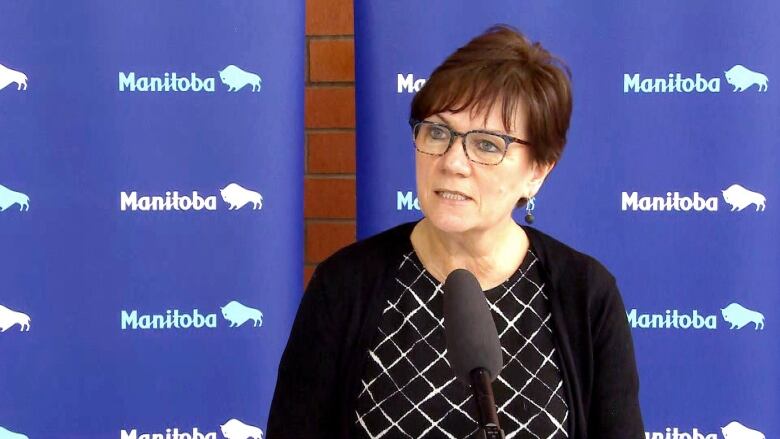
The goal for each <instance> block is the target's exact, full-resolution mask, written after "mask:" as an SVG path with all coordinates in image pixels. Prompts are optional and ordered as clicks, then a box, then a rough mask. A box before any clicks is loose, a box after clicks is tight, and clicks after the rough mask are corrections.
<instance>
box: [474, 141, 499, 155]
mask: <svg viewBox="0 0 780 439" xmlns="http://www.w3.org/2000/svg"><path fill="white" fill-rule="evenodd" d="M477 148H479V150H480V151H482V152H495V153H500V152H501V148H499V147H498V146H497V145H496V144H495V143H493V142H490V141H488V140H484V139H483V140H480V141H479V142H477Z"/></svg>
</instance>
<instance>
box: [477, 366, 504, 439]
mask: <svg viewBox="0 0 780 439" xmlns="http://www.w3.org/2000/svg"><path fill="white" fill-rule="evenodd" d="M469 375H470V377H471V390H472V391H473V392H474V401H475V402H476V403H477V414H478V415H479V430H478V431H477V435H476V436H475V437H476V438H477V439H504V431H503V430H501V427H499V425H498V413H497V412H496V401H495V398H493V384H492V383H491V382H490V373H488V371H487V370H485V369H483V368H481V367H480V368H477V369H474V370H472V371H471V373H470V374H469Z"/></svg>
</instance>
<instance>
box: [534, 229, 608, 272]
mask: <svg viewBox="0 0 780 439" xmlns="http://www.w3.org/2000/svg"><path fill="white" fill-rule="evenodd" d="M523 230H525V232H526V234H527V235H528V239H529V240H530V241H531V246H532V248H533V251H534V252H536V256H537V257H538V258H539V259H540V261H541V262H542V265H543V266H544V267H545V269H546V270H547V271H548V272H549V274H550V275H552V276H554V277H555V278H556V279H561V280H565V279H568V278H574V279H578V280H588V281H590V282H596V283H602V282H613V283H614V281H615V278H614V276H612V274H611V273H610V272H609V270H607V268H606V267H604V265H603V264H602V263H601V262H599V261H598V260H596V259H595V258H594V257H592V256H590V255H587V254H585V253H582V252H580V251H578V250H575V249H574V248H572V247H570V246H568V245H566V244H564V243H562V242H561V241H558V240H557V239H555V238H553V237H551V236H550V235H547V234H546V233H543V232H541V231H539V230H537V229H535V228H533V227H523Z"/></svg>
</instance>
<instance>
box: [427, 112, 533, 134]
mask: <svg viewBox="0 0 780 439" xmlns="http://www.w3.org/2000/svg"><path fill="white" fill-rule="evenodd" d="M429 117H435V118H438V119H439V120H441V121H442V122H444V124H445V125H447V126H448V127H450V129H452V123H450V121H449V120H447V118H446V117H444V116H442V115H439V114H433V115H431V116H429ZM475 129H476V130H477V131H488V132H491V133H496V134H502V135H507V136H509V137H514V138H515V139H519V137H517V136H516V135H514V134H512V133H508V132H506V131H504V130H494V129H490V128H488V127H483V128H475ZM467 131H474V130H467Z"/></svg>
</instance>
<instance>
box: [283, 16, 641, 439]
mask: <svg viewBox="0 0 780 439" xmlns="http://www.w3.org/2000/svg"><path fill="white" fill-rule="evenodd" d="M571 107H572V104H571V91H570V84H569V78H568V71H567V70H566V69H565V68H562V67H561V66H560V63H558V62H557V61H556V59H555V58H554V57H552V56H551V55H550V54H549V53H548V52H547V51H546V50H545V49H544V48H542V47H541V46H540V45H539V44H538V43H536V44H530V43H529V42H528V41H527V40H526V39H525V37H523V36H522V35H521V34H519V33H518V32H517V31H515V30H513V29H511V28H508V27H494V28H491V29H489V30H488V31H487V32H486V33H485V34H483V35H480V36H478V37H477V38H475V39H474V40H472V41H471V42H469V43H468V44H467V45H466V46H464V47H462V48H460V49H458V50H457V51H456V52H455V53H453V54H452V55H451V56H450V57H449V58H447V60H445V61H444V63H443V64H442V65H441V66H439V67H438V68H437V69H436V70H435V71H434V72H433V73H432V74H431V76H430V78H429V79H428V82H427V83H426V84H425V86H424V87H423V88H422V89H421V90H420V92H419V93H418V94H417V95H416V96H415V98H414V100H413V101H412V110H411V118H410V124H411V128H412V132H413V138H414V144H415V148H416V150H417V154H416V178H417V193H418V198H419V201H420V208H421V210H422V212H423V214H424V219H423V220H421V221H419V222H417V223H412V224H405V225H401V226H398V227H396V228H394V229H391V230H389V231H386V232H383V233H381V234H379V235H376V236H374V237H372V238H369V239H367V240H364V241H361V242H358V243H355V244H353V245H350V246H348V247H347V248H345V249H342V250H340V251H339V252H337V253H336V254H335V255H333V256H332V257H330V258H328V259H327V260H326V261H324V262H323V263H321V264H320V265H319V266H318V267H317V270H316V272H315V273H314V275H313V277H312V279H311V281H310V284H309V287H308V289H307V292H306V293H305V295H304V297H303V301H302V303H301V305H300V308H299V310H298V315H297V317H296V320H295V324H294V326H293V330H292V333H291V335H290V339H289V342H288V345H287V348H286V350H285V353H284V356H283V358H282V362H281V364H280V367H279V378H278V382H277V388H276V393H275V395H274V400H273V403H272V407H271V413H270V416H269V421H268V437H269V438H270V439H278V438H320V437H321V438H334V437H388V438H395V437H413V438H417V437H456V438H467V437H472V436H473V435H474V433H475V432H476V431H477V428H478V424H477V421H476V411H475V410H476V408H475V404H474V401H473V398H472V396H471V392H470V390H469V389H467V388H465V387H464V386H463V385H462V384H460V383H459V382H458V381H457V380H456V379H455V377H454V375H453V373H452V371H451V369H450V368H449V365H448V363H447V362H446V357H445V355H444V353H445V341H444V330H443V326H442V323H443V319H442V293H441V289H440V287H441V283H442V281H443V280H444V279H445V278H446V277H447V274H448V273H450V272H451V271H452V270H454V269H457V268H466V269H468V270H470V271H471V272H472V273H474V274H475V275H476V277H477V279H478V280H479V282H480V285H481V286H482V288H483V290H485V297H486V300H487V301H488V302H489V304H490V308H491V311H492V313H493V317H494V320H495V322H496V326H497V329H498V332H499V336H500V342H501V346H502V351H503V357H504V367H503V369H502V370H501V373H500V374H499V376H498V378H497V379H496V380H495V382H494V393H495V399H496V405H497V407H498V414H499V419H500V422H501V427H502V429H503V430H504V431H505V433H506V434H507V437H542V438H563V437H571V438H591V439H611V438H614V439H631V438H637V439H638V438H640V437H643V436H644V432H643V426H642V420H641V415H640V411H639V403H638V378H637V372H636V365H635V360H634V354H633V347H632V342H631V335H630V331H629V327H628V323H627V320H626V315H625V310H624V307H623V303H622V300H621V298H620V294H619V292H618V290H617V287H616V284H615V280H614V278H613V277H612V276H611V275H610V274H609V273H608V272H607V271H606V269H605V268H604V267H603V266H601V264H599V263H598V262H597V261H595V260H594V259H592V258H590V257H588V256H586V255H583V254H581V253H578V252H576V251H574V250H572V249H571V248H569V247H567V246H565V245H563V244H561V243H559V242H558V241H555V240H554V239H553V238H550V237H548V236H546V235H544V234H542V233H541V232H539V231H536V230H534V229H532V228H530V227H521V226H519V225H518V224H516V223H515V222H514V220H513V219H512V216H511V215H512V211H513V209H514V208H516V207H518V206H523V205H525V204H526V203H528V201H529V200H532V199H533V197H534V195H535V194H536V193H537V192H538V190H539V188H540V187H541V185H542V183H543V182H544V179H545V178H546V177H547V175H548V174H549V172H550V171H551V170H552V168H553V166H554V165H555V163H556V162H557V161H558V159H559V158H560V156H561V152H562V150H563V146H564V144H565V140H566V131H567V129H568V126H569V118H570V114H571Z"/></svg>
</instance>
